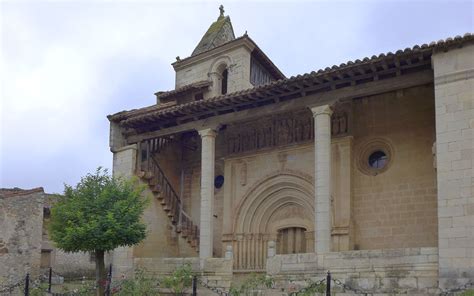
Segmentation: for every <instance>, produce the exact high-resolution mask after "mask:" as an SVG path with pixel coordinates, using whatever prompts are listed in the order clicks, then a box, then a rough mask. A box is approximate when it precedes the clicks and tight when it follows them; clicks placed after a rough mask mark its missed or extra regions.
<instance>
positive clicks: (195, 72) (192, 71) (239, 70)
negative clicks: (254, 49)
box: [176, 46, 253, 98]
mask: <svg viewBox="0 0 474 296" xmlns="http://www.w3.org/2000/svg"><path fill="white" fill-rule="evenodd" d="M221 64H225V65H227V67H228V70H229V74H228V86H227V92H228V93H232V92H235V91H239V90H243V89H247V88H251V87H253V85H252V84H251V83H250V50H249V49H248V48H247V47H244V46H240V47H237V48H233V49H230V50H228V51H227V52H224V53H222V54H221V55H220V56H218V57H216V56H215V55H213V56H207V57H206V58H205V60H199V63H196V64H191V65H189V66H187V67H184V68H182V69H179V70H177V71H176V88H180V87H182V86H185V85H188V84H191V83H195V82H199V81H204V80H209V78H210V77H211V78H212V76H213V75H211V73H214V72H217V68H218V67H219V66H220V65H221ZM213 80H214V79H213ZM218 84H219V83H218V81H217V80H215V81H214V85H213V86H212V88H211V91H210V92H205V93H204V98H208V97H213V96H216V95H218V94H219V93H218V92H217V89H218V88H219V87H220V86H219V85H218Z"/></svg>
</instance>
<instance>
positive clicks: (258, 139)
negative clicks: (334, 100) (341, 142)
mask: <svg viewBox="0 0 474 296" xmlns="http://www.w3.org/2000/svg"><path fill="white" fill-rule="evenodd" d="M351 118H352V114H351V105H350V104H348V103H345V104H341V105H338V106H337V107H336V110H335V112H334V113H333V115H332V120H331V123H332V136H334V137H338V136H345V135H348V134H350V132H351V124H350V123H351ZM225 138H226V143H227V153H229V154H235V153H243V152H251V151H257V150H260V149H265V148H271V147H277V146H285V145H290V144H294V143H301V142H307V141H312V140H313V138H314V119H313V116H312V114H311V112H310V111H309V110H300V111H295V112H288V113H285V114H277V115H272V116H268V117H264V118H261V119H257V120H253V121H247V122H239V123H235V124H232V125H230V126H229V127H228V129H227V130H226V132H225Z"/></svg>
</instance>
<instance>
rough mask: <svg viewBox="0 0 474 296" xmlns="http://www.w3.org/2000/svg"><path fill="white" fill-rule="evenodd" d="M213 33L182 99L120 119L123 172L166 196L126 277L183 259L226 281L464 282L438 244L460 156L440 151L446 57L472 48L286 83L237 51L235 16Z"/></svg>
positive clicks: (244, 39) (163, 100)
mask: <svg viewBox="0 0 474 296" xmlns="http://www.w3.org/2000/svg"><path fill="white" fill-rule="evenodd" d="M211 28H212V30H211ZM211 28H210V30H209V31H208V32H207V33H206V34H205V36H204V37H203V40H201V42H200V43H199V45H198V47H197V48H196V49H195V50H194V51H193V54H192V55H191V56H190V57H188V58H185V59H178V60H177V61H176V62H175V63H173V67H174V69H175V71H176V89H175V90H171V91H167V92H157V93H156V96H157V104H154V105H152V106H149V107H145V108H141V109H137V110H131V111H124V112H120V113H117V114H114V115H111V116H109V120H110V121H111V147H112V148H113V151H114V152H115V155H116V159H117V161H116V162H115V163H114V168H116V169H114V170H115V171H116V172H117V173H120V171H121V170H122V169H121V168H123V170H124V173H126V174H128V175H130V174H131V173H130V172H131V171H132V172H133V170H134V171H135V172H134V173H135V174H136V175H138V177H140V178H141V181H142V182H144V183H145V184H147V185H148V187H149V193H150V194H151V196H153V197H154V198H153V205H152V206H151V207H150V209H148V212H147V213H146V215H145V217H144V219H145V220H146V221H147V222H148V223H149V225H150V229H151V231H150V236H149V238H147V240H145V242H144V243H143V244H142V245H140V246H138V247H134V248H133V249H127V250H121V251H118V252H117V255H116V256H115V257H116V258H118V259H117V260H119V261H120V262H121V263H120V262H119V266H121V268H126V267H127V266H129V267H130V268H133V267H136V266H138V265H140V266H148V267H150V268H154V267H153V266H154V263H153V262H155V263H156V262H158V261H160V262H162V261H163V260H165V261H166V260H171V259H167V258H175V259H173V260H174V261H173V260H172V262H184V261H183V260H191V261H192V264H195V265H196V266H199V268H201V269H206V268H207V269H206V270H212V269H213V268H214V267H215V266H219V267H222V268H224V267H223V266H225V268H224V269H225V271H223V270H224V269H222V270H221V271H222V274H225V275H226V277H231V276H232V273H251V272H268V273H272V274H274V275H275V277H277V278H278V277H279V276H281V277H284V276H286V275H289V274H291V275H295V276H297V275H301V274H303V275H305V276H307V275H308V274H309V273H310V272H311V273H312V274H317V273H320V272H322V270H323V269H326V270H327V269H331V270H334V271H335V272H336V273H338V274H339V275H340V277H341V278H344V279H347V280H348V281H350V280H351V279H350V278H349V277H348V276H347V274H348V272H349V271H348V270H349V269H351V268H352V269H353V270H357V272H360V274H357V275H356V276H355V279H352V280H354V281H355V282H357V283H359V282H360V283H366V282H370V283H371V282H372V278H375V277H376V276H377V275H376V274H375V273H374V274H372V273H370V271H367V270H375V269H377V270H380V271H381V273H382V274H383V273H384V272H387V276H388V275H389V274H390V272H389V271H388V268H389V267H390V266H391V267H390V268H392V267H393V268H394V270H397V272H398V271H400V272H401V273H400V274H402V273H403V272H405V271H406V270H405V269H403V268H408V270H410V271H413V273H412V274H414V275H415V276H413V277H410V278H409V279H408V280H405V279H404V278H402V277H398V274H399V273H397V276H396V279H394V280H393V281H392V282H389V283H383V284H380V281H379V280H375V279H374V280H373V281H374V284H373V285H372V286H371V287H372V288H374V289H375V288H377V289H382V288H383V287H386V286H390V285H392V284H393V283H394V282H396V283H400V284H403V283H405V282H408V283H409V286H410V287H406V291H409V292H413V291H422V292H421V293H424V292H427V291H431V290H430V289H435V286H436V287H437V272H438V271H437V270H438V264H441V263H442V264H443V266H442V267H439V269H440V270H443V275H444V276H446V277H449V274H450V273H449V270H451V269H450V268H452V264H453V262H455V259H453V258H451V257H449V256H450V253H449V252H448V253H446V252H444V251H443V250H442V249H443V248H445V246H444V245H443V246H441V245H439V246H438V239H440V241H441V240H442V241H443V244H445V242H446V240H448V241H450V238H448V237H445V236H446V234H445V233H444V232H443V237H442V238H441V237H440V238H439V237H438V234H439V233H440V232H439V230H438V226H439V227H440V228H439V229H445V226H446V225H444V224H442V225H441V224H439V223H440V220H439V213H438V211H437V209H438V188H447V187H449V185H446V184H448V183H449V180H445V179H444V178H445V177H446V176H445V175H443V174H440V172H439V171H437V167H436V166H434V165H433V162H434V159H436V157H437V155H436V153H441V154H440V155H444V154H442V153H445V152H441V151H439V150H438V149H437V150H436V151H435V152H434V154H433V150H432V147H433V146H435V147H439V149H441V150H443V149H445V148H446V147H445V146H443V145H440V144H438V143H437V144H435V142H436V141H438V138H441V140H442V141H444V140H443V136H440V135H439V133H440V131H439V128H438V127H437V126H436V124H435V122H437V121H435V116H437V115H436V114H437V112H438V111H439V110H438V109H436V110H435V108H438V107H436V105H435V102H436V100H437V98H436V97H435V93H434V89H435V88H434V86H435V85H436V84H437V83H438V82H439V81H438V82H437V81H435V79H434V76H433V71H432V67H433V63H432V58H433V56H434V55H435V54H437V51H438V50H443V51H446V52H451V51H452V52H455V48H458V47H459V48H464V47H466V48H469V47H468V46H467V45H466V44H467V43H469V44H470V43H471V42H472V40H473V38H472V36H471V35H467V36H465V37H462V38H461V37H460V38H458V39H455V40H450V41H449V42H448V41H446V42H443V43H440V44H432V45H424V46H421V47H420V46H417V47H414V48H412V49H407V50H405V51H397V52H396V53H388V54H381V55H379V56H374V57H372V58H365V59H363V60H356V61H354V62H348V63H347V64H341V65H339V66H332V67H331V68H329V67H328V68H326V69H322V70H319V71H317V72H311V73H308V74H304V75H299V76H296V77H290V78H286V77H285V76H284V75H283V74H282V72H281V71H280V70H279V69H278V68H277V67H276V66H275V65H274V64H273V63H272V62H271V60H270V59H269V58H268V57H267V56H266V55H265V53H263V51H262V50H261V49H260V48H259V47H258V46H257V44H256V43H255V42H254V41H253V40H252V39H251V38H250V37H249V36H248V35H246V34H245V35H243V36H241V37H238V38H235V36H234V32H233V29H232V25H231V23H230V18H229V17H227V16H224V15H223V14H222V15H220V16H219V18H218V20H217V21H216V22H215V23H214V24H213V25H212V26H211ZM463 46H464V47H463ZM456 50H458V49H456ZM463 50H464V49H463ZM443 58H444V56H443ZM435 70H436V69H435ZM463 71H468V72H469V71H470V70H463ZM435 72H436V71H435ZM463 73H464V72H463ZM440 75H441V74H440ZM443 75H444V74H443ZM443 75H441V76H440V77H444V76H446V75H447V74H446V75H444V76H443ZM453 75H454V74H453ZM460 75H461V74H460ZM448 76H449V75H448ZM461 76H462V75H461ZM461 76H459V77H461ZM449 77H451V76H449ZM452 77H454V76H452ZM456 77H458V76H456ZM459 77H458V78H459ZM458 78H456V79H458ZM442 79H445V78H439V79H438V80H440V81H441V80H442ZM446 79H448V78H446ZM446 79H445V80H446ZM450 79H451V78H450ZM452 79H454V78H452ZM459 79H460V78H459ZM445 80H443V83H444V84H449V83H450V82H449V81H450V80H449V81H448V82H447V80H446V81H445ZM438 89H440V90H439V91H440V92H441V93H442V91H441V89H442V87H440V88H438ZM437 91H438V90H437ZM462 96H464V97H465V95H462ZM446 100H448V99H446ZM440 108H441V107H440ZM450 108H451V107H450ZM441 111H442V110H441ZM441 111H440V112H441ZM465 116H467V115H465ZM440 118H441V117H440ZM443 120H444V119H443ZM446 120H448V119H446ZM441 122H444V121H441ZM443 126H444V125H443ZM437 129H438V130H437ZM456 141H457V140H456ZM459 141H460V140H459ZM442 144H445V143H442ZM459 145H461V144H459ZM443 147H444V148H443ZM124 151H127V152H124ZM134 151H135V152H134ZM460 153H461V152H460ZM463 155H465V153H464V154H463ZM119 156H120V157H119ZM122 156H123V157H126V158H127V159H122V158H123V157H122ZM119 158H120V161H119ZM446 161H447V160H446V159H445V158H442V159H441V160H439V159H438V164H439V165H441V167H443V169H446ZM115 164H116V165H115ZM133 164H135V165H134V166H135V168H134V169H133V168H132V169H130V166H131V165H132V166H133ZM439 168H440V167H439V166H438V169H439ZM125 171H126V172H125ZM440 176H441V177H440ZM440 178H441V179H440ZM446 178H447V177H446ZM437 179H438V180H441V181H443V183H440V184H437ZM439 186H441V187H439ZM446 186H447V187H446ZM443 190H447V189H443ZM465 190H467V189H465ZM463 192H464V191H463ZM463 194H464V193H463ZM446 198H447V199H449V196H446ZM443 200H444V199H443ZM447 208H449V206H448V207H447ZM443 209H444V208H443ZM446 211H448V212H446ZM446 211H445V210H443V211H442V215H448V216H449V215H451V214H453V213H451V210H449V209H448V210H446ZM452 211H455V210H452ZM463 213H464V212H463ZM454 214H456V213H454ZM463 215H464V214H463ZM466 215H467V216H469V215H468V214H466ZM467 216H463V217H467ZM461 220H462V219H461ZM443 221H444V220H443ZM453 221H454V220H453ZM456 221H458V219H456ZM443 223H444V222H443ZM453 223H454V222H453ZM438 224H439V225H438ZM443 231H444V230H443ZM466 239H468V238H466ZM438 247H440V248H441V249H440V251H439V254H440V256H441V255H442V256H444V258H448V257H449V258H450V259H449V262H450V263H449V264H448V265H444V264H445V263H446V262H448V261H446V260H444V261H443V262H441V261H439V262H438V259H437V257H436V256H437V255H436V254H437V253H438ZM389 249H396V250H389ZM302 253H305V254H304V255H302ZM293 254H298V255H293ZM176 258H193V259H179V260H178V259H176ZM374 258H375V259H374ZM391 258H392V259H391ZM393 258H397V259H396V260H395V259H393ZM157 260H158V261H157ZM180 260H181V261H180ZM358 260H359V261H358ZM191 261H190V262H191ZM395 261H396V262H404V264H405V265H403V266H401V265H400V266H399V265H397V264H398V263H394V262H395ZM170 262H171V261H170ZM198 263H199V264H198ZM166 264H168V263H166ZM173 264H174V263H173ZM173 264H171V263H169V265H170V266H171V265H173ZM167 266H168V265H167ZM193 266H194V265H193ZM308 266H310V267H311V268H310V267H308ZM407 266H408V267H407ZM359 267H360V269H358V268H359ZM309 269H311V270H310V271H308V270H309ZM471 269H472V268H471V267H469V266H465V270H467V271H468V272H470V271H471ZM402 271H403V272H402ZM157 272H159V271H157ZM365 276H366V277H369V278H370V279H369V278H364V277H365ZM459 276H461V275H459ZM415 277H416V278H415ZM413 283H415V284H413ZM379 284H380V285H379ZM384 285H385V286H384ZM397 285H398V284H397ZM404 289H405V288H404Z"/></svg>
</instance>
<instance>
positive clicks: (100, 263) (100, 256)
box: [95, 250, 107, 296]
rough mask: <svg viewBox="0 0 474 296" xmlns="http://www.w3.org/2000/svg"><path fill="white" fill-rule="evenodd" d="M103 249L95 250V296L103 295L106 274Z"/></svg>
mask: <svg viewBox="0 0 474 296" xmlns="http://www.w3.org/2000/svg"><path fill="white" fill-rule="evenodd" d="M104 253H105V252H104V251H102V250H95V280H96V282H97V293H96V295H97V296H104V291H105V282H106V279H107V274H106V271H105V262H104Z"/></svg>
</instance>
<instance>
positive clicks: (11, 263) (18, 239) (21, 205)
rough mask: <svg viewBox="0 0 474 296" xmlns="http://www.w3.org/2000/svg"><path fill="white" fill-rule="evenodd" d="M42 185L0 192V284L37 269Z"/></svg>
mask: <svg viewBox="0 0 474 296" xmlns="http://www.w3.org/2000/svg"><path fill="white" fill-rule="evenodd" d="M43 204H44V191H43V188H36V189H32V190H4V189H2V190H1V191H0V283H1V284H3V283H5V284H7V283H10V284H12V283H16V282H17V281H18V280H21V279H23V278H24V277H25V275H26V273H30V274H31V276H33V277H37V276H38V275H39V272H40V262H41V240H42V225H43Z"/></svg>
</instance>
